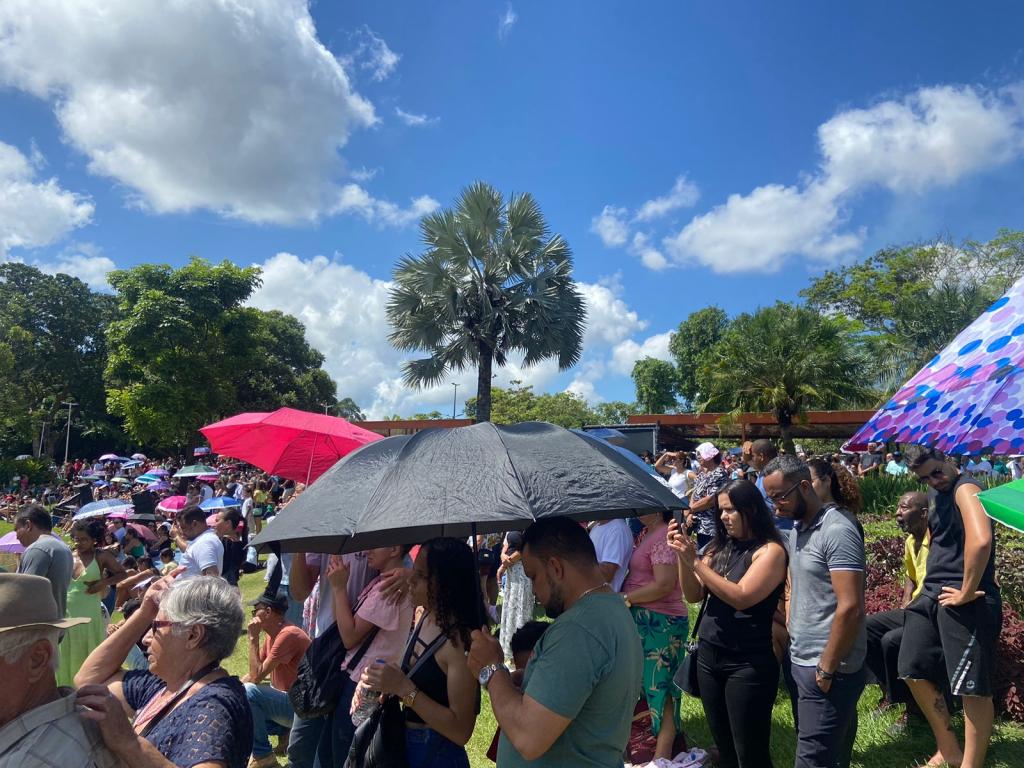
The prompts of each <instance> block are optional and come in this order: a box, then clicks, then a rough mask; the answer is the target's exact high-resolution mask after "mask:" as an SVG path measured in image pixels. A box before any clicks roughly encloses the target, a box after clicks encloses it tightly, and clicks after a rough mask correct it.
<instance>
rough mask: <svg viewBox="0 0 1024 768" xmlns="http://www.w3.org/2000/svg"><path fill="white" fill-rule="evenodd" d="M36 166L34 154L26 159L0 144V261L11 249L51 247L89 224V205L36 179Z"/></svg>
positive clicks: (57, 186)
mask: <svg viewBox="0 0 1024 768" xmlns="http://www.w3.org/2000/svg"><path fill="white" fill-rule="evenodd" d="M40 165H42V160H41V157H40V156H39V155H38V152H37V151H33V157H32V159H29V158H27V157H25V155H23V154H22V153H21V152H20V151H19V150H18V149H17V148H16V147H13V146H11V145H10V144H5V143H3V142H0V259H3V258H5V257H6V254H7V253H8V251H10V249H12V248H38V247H41V246H45V245H50V244H51V243H55V242H57V241H58V240H60V239H61V238H63V237H65V236H66V235H67V234H68V233H69V232H71V231H72V230H74V229H76V228H78V227H82V226H85V225H86V224H88V223H89V222H90V221H91V220H92V214H93V204H92V201H91V200H90V199H89V198H88V197H87V196H85V195H80V194H77V193H75V192H69V191H68V190H66V189H63V188H62V187H61V186H60V184H59V183H58V182H57V179H55V178H50V179H45V180H42V179H38V178H37V176H38V172H37V169H38V167H39V166H40Z"/></svg>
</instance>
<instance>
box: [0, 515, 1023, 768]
mask: <svg viewBox="0 0 1024 768" xmlns="http://www.w3.org/2000/svg"><path fill="white" fill-rule="evenodd" d="M10 529H11V526H10V524H9V523H3V522H0V536H2V535H3V534H4V533H6V532H7V531H9V530H10ZM3 557H4V556H3V555H0V558H3ZM0 565H2V566H7V567H9V566H10V563H6V562H2V561H0ZM263 587H264V582H263V574H262V572H260V573H254V574H249V575H245V576H243V577H242V582H241V588H242V595H243V597H244V598H245V599H246V600H252V599H254V598H255V597H256V596H257V595H259V593H260V592H262V591H263ZM246 654H247V646H246V643H245V642H244V637H243V638H239V643H238V645H237V646H236V647H235V652H234V653H233V654H232V655H231V657H230V658H229V659H228V660H227V661H226V662H225V664H224V666H225V667H226V668H227V669H228V670H229V671H230V672H232V673H233V674H236V675H239V676H241V675H244V674H245V673H246V671H247V670H248V661H247V656H246ZM878 698H879V691H878V687H877V686H873V685H872V686H869V687H868V688H867V690H866V691H865V692H864V695H863V697H861V700H860V705H859V706H858V711H859V714H860V724H859V727H858V729H857V742H856V746H855V748H854V756H853V764H854V765H855V766H858V768H905V766H914V765H918V764H920V763H921V762H923V761H924V760H926V759H927V758H928V757H929V756H931V754H932V752H933V751H934V743H933V742H932V737H931V733H930V732H929V731H928V729H927V727H924V728H921V729H912V730H911V731H908V732H905V733H902V734H893V733H891V729H892V728H893V726H894V725H895V724H896V722H897V720H898V719H899V711H898V709H897V710H888V711H880V710H879V709H878V708H877V706H876V703H877V702H878ZM772 719H773V720H774V729H773V740H772V761H773V762H774V763H775V765H776V766H779V767H780V768H784V767H785V766H789V765H792V764H793V746H794V742H795V736H794V732H793V718H792V715H791V714H790V710H789V700H788V698H787V697H785V696H784V695H780V696H779V699H778V701H777V702H776V704H775V710H774V713H773V715H772ZM495 727H496V724H495V721H494V715H493V714H492V713H491V708H490V704H489V702H488V700H487V697H486V696H484V701H483V709H482V711H481V712H480V717H479V718H478V719H477V724H476V731H474V733H473V739H472V740H471V741H470V743H469V745H468V746H467V749H468V751H469V758H470V763H471V764H472V765H473V766H474V768H485V767H486V766H489V765H492V763H491V762H490V761H489V760H488V759H487V758H486V756H485V755H486V752H487V747H488V746H489V745H490V743H491V738H492V736H493V735H494V730H495ZM954 727H955V728H956V730H957V732H959V733H963V722H962V719H961V718H960V717H959V716H958V717H957V718H956V722H955V724H954ZM683 728H684V730H685V731H686V735H687V737H688V738H689V740H690V743H691V744H693V745H694V746H699V747H706V746H708V745H709V744H711V743H712V742H711V736H710V733H709V732H708V729H707V726H706V724H705V722H704V713H703V711H702V710H701V706H700V702H699V701H696V700H694V699H690V698H686V699H685V700H684V702H683ZM987 764H988V765H990V766H992V767H993V768H1021V766H1024V726H1021V725H1018V724H1016V723H1011V722H1006V723H999V724H998V725H997V726H996V732H995V735H994V736H993V739H992V747H991V749H990V750H989V759H988V762H987Z"/></svg>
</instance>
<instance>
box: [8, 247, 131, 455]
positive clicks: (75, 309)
mask: <svg viewBox="0 0 1024 768" xmlns="http://www.w3.org/2000/svg"><path fill="white" fill-rule="evenodd" d="M114 315H115V307H114V302H113V299H112V297H110V296H107V295H105V294H101V293H97V292H95V291H92V290H90V289H89V287H88V286H87V285H86V284H85V283H83V282H82V281H81V280H79V279H78V278H75V277H71V276H70V275H64V274H57V275H48V274H45V273H43V272H41V271H40V270H38V269H36V268H35V267H30V266H27V265H25V264H18V263H14V262H9V263H6V264H0V455H3V454H11V455H13V454H17V453H29V452H31V449H30V446H32V444H33V443H34V442H35V441H38V439H39V435H40V433H41V432H42V433H43V434H48V436H49V437H48V439H47V452H48V453H49V454H50V455H51V456H54V457H56V458H60V459H63V458H64V439H63V438H64V428H65V425H66V419H67V408H66V407H64V406H63V405H62V403H63V402H64V401H66V400H73V401H74V402H76V403H77V404H78V405H77V407H76V408H75V409H74V410H73V412H72V416H73V430H72V437H73V444H72V455H74V451H75V450H82V449H83V443H82V434H83V432H85V433H88V434H92V435H94V436H96V437H97V438H100V439H102V441H103V442H105V443H106V444H107V445H111V444H117V443H119V442H120V441H119V439H118V438H119V436H120V429H119V425H118V424H117V422H115V421H114V420H112V419H111V418H109V417H108V415H107V413H106V407H105V405H106V403H105V393H104V388H103V366H104V363H105V360H106V339H105V336H104V328H105V326H106V324H107V322H109V321H110V320H111V319H112V318H113V317H114Z"/></svg>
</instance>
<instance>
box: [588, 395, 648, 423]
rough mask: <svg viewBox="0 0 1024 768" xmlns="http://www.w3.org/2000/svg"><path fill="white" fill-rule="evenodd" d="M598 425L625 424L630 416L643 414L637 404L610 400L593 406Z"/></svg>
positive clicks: (595, 420)
mask: <svg viewBox="0 0 1024 768" xmlns="http://www.w3.org/2000/svg"><path fill="white" fill-rule="evenodd" d="M591 410H593V412H594V422H595V423H596V424H625V423H626V422H628V421H629V417H630V416H634V415H636V414H638V413H643V410H642V409H641V408H640V406H639V405H638V404H636V403H624V402H622V401H621V400H610V401H608V402H604V403H597V404H596V405H593V406H591Z"/></svg>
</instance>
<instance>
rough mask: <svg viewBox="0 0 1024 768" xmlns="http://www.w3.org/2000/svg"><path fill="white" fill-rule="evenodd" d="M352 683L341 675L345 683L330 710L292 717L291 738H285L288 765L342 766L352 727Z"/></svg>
mask: <svg viewBox="0 0 1024 768" xmlns="http://www.w3.org/2000/svg"><path fill="white" fill-rule="evenodd" d="M355 692H356V684H355V682H353V681H352V680H351V679H349V678H347V677H346V678H345V687H344V688H343V689H342V691H341V698H339V699H338V706H337V707H336V708H335V710H334V713H333V714H330V715H324V716H323V717H315V718H313V719H311V720H303V719H302V718H300V717H299V716H298V715H296V716H295V719H294V720H292V732H291V738H290V739H289V740H288V765H289V766H292V768H342V766H344V765H345V760H346V759H347V758H348V748H349V747H350V746H352V736H353V735H355V732H356V729H355V726H353V725H352V718H351V717H350V716H349V713H348V710H349V707H351V705H352V697H353V696H354V695H355Z"/></svg>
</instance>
